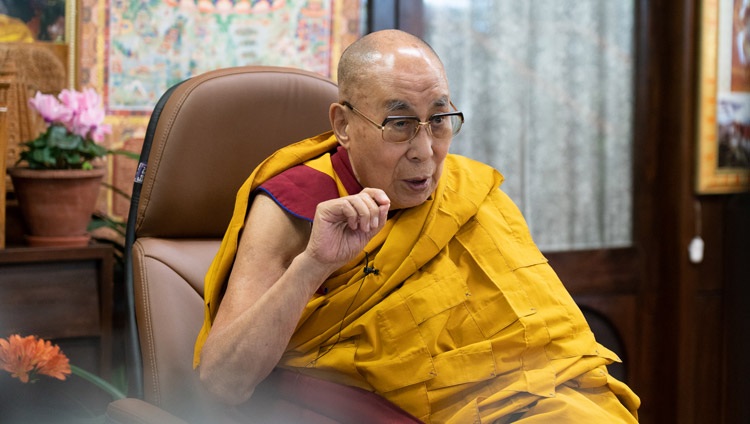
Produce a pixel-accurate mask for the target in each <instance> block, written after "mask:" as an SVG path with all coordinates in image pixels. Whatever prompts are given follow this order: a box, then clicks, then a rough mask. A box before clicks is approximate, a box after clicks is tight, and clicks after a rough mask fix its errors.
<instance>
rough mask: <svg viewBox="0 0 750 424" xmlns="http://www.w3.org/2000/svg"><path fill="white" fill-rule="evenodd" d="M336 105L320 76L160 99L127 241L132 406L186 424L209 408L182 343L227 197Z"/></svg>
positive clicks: (234, 79) (184, 90) (227, 212)
mask: <svg viewBox="0 0 750 424" xmlns="http://www.w3.org/2000/svg"><path fill="white" fill-rule="evenodd" d="M337 99H338V91H337V88H336V85H335V84H334V83H333V82H331V81H330V80H328V79H326V78H324V77H321V76H318V75H316V74H313V73H309V72H305V71H301V70H296V69H290V68H279V67H263V66H250V67H237V68H228V69H220V70H216V71H210V72H207V73H205V74H202V75H199V76H196V77H193V78H191V79H189V80H186V81H184V82H183V83H181V84H178V85H177V86H175V87H173V88H172V89H170V90H169V91H168V92H167V93H165V94H164V96H163V97H162V99H161V100H160V101H159V104H158V105H157V107H156V109H155V110H154V113H153V114H152V117H151V122H150V123H149V128H148V131H147V135H146V140H145V142H144V147H143V151H142V153H141V163H140V165H139V172H138V175H136V184H135V185H134V190H133V197H132V203H131V210H130V216H129V222H128V237H127V240H126V243H127V245H128V247H129V249H128V250H129V256H128V257H127V258H126V261H127V262H128V264H127V265H128V266H127V269H126V290H127V286H128V285H131V284H132V293H131V292H129V293H130V297H129V302H131V303H133V305H132V306H133V310H134V315H133V316H132V318H131V320H130V323H131V329H135V328H137V339H135V338H134V340H132V342H133V343H132V349H131V354H132V356H133V357H132V358H131V363H130V364H129V365H130V367H131V368H135V369H136V370H138V369H139V366H141V365H142V373H140V372H137V371H136V373H135V374H134V375H131V376H130V377H131V379H132V380H133V383H134V384H132V385H131V386H139V385H140V384H141V381H139V380H141V378H142V393H138V390H137V389H139V387H134V388H135V389H136V390H135V395H136V396H139V395H142V396H139V397H142V398H143V399H144V400H146V401H148V402H149V403H152V404H154V405H157V406H159V407H161V408H163V409H165V410H167V411H169V412H171V413H173V414H175V415H177V416H180V417H182V418H184V419H188V420H191V419H195V418H196V417H199V416H200V414H201V411H202V410H205V409H206V408H208V407H209V406H210V405H209V403H210V402H208V401H207V397H206V396H205V394H204V393H203V391H202V388H201V387H200V383H199V381H198V378H197V373H196V372H195V371H194V370H193V369H192V355H193V345H194V343H195V339H196V336H197V334H198V331H199V329H200V326H201V324H202V322H203V277H204V275H205V272H206V270H207V269H208V266H209V264H210V262H211V260H212V259H213V256H214V255H215V253H216V252H217V250H218V248H219V244H220V241H221V238H222V237H223V235H224V231H225V230H226V226H227V224H228V222H229V219H230V216H231V213H232V209H233V206H234V200H235V194H236V192H237V189H238V188H239V186H240V185H241V184H242V182H243V181H244V180H245V179H246V178H247V176H248V175H249V174H250V172H251V171H252V170H253V168H254V167H255V166H256V165H257V164H258V163H260V161H261V160H263V159H264V158H266V157H267V156H268V155H269V154H271V153H272V152H274V151H275V150H277V149H279V148H281V147H283V146H285V145H287V144H290V143H292V142H295V141H299V140H302V139H304V138H306V137H309V136H312V135H316V134H319V133H322V132H324V131H326V130H329V129H330V122H329V119H328V108H329V105H330V104H331V103H333V102H336V101H337ZM138 342H139V344H140V349H138ZM141 361H142V364H141V363H140V362H141ZM132 394H133V390H132V389H131V395H132ZM199 421H205V420H204V419H199ZM205 422H209V421H205Z"/></svg>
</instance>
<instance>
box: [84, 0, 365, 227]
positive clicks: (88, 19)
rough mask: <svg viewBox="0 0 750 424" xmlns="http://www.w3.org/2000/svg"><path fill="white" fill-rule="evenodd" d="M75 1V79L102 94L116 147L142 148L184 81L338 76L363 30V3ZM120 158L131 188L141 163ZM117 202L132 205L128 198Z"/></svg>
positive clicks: (120, 206) (117, 172)
mask: <svg viewBox="0 0 750 424" xmlns="http://www.w3.org/2000/svg"><path fill="white" fill-rule="evenodd" d="M78 1H79V8H78V10H79V11H80V13H79V14H78V30H79V31H78V35H77V43H76V44H77V46H76V47H77V51H78V52H79V61H78V63H79V68H78V85H79V86H80V87H93V88H95V89H97V91H99V92H100V93H101V94H102V96H103V98H104V102H105V108H106V111H107V122H108V123H110V124H111V125H112V126H113V134H112V135H111V136H110V137H109V143H110V146H109V147H110V148H120V149H122V148H124V149H128V150H132V151H136V152H138V151H140V148H141V146H142V142H143V137H144V135H145V131H146V126H147V125H148V118H149V116H150V113H151V111H152V110H153V108H154V106H155V105H156V102H157V101H158V100H159V98H160V97H161V95H162V94H163V93H164V92H166V91H167V89H169V88H170V87H171V86H173V85H175V84H177V83H179V82H180V81H183V80H185V79H187V78H190V77H192V76H194V75H198V74H201V73H203V72H206V71H209V70H213V69H218V68H226V67H232V66H242V65H275V66H288V67H296V68H301V69H305V70H308V71H312V72H316V73H319V74H322V75H324V76H327V77H329V78H331V79H334V80H335V79H336V75H335V70H336V66H337V61H338V57H339V55H340V54H341V51H342V50H343V49H344V48H346V47H347V46H348V45H349V44H351V43H352V42H353V41H354V40H356V39H357V38H359V37H360V36H361V35H362V34H363V32H364V31H365V28H364V24H363V22H364V21H365V19H364V14H365V10H366V1H365V0H78ZM113 161H114V164H113V166H112V170H111V179H112V183H113V184H114V185H115V186H117V187H120V188H122V189H124V190H129V188H130V186H132V175H134V170H135V166H136V164H134V163H130V162H133V161H132V160H129V159H128V158H114V159H113ZM110 203H111V204H110V206H111V207H110V209H111V210H114V212H115V214H118V213H120V214H124V213H125V212H126V211H127V201H119V203H118V200H117V199H110Z"/></svg>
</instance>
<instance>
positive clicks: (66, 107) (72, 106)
mask: <svg viewBox="0 0 750 424" xmlns="http://www.w3.org/2000/svg"><path fill="white" fill-rule="evenodd" d="M29 103H30V104H31V106H32V107H33V108H34V109H36V110H37V111H38V112H39V113H40V114H41V115H42V117H43V118H44V120H45V121H46V122H47V123H48V124H52V125H62V126H64V127H65V128H67V130H68V131H70V132H71V133H72V134H75V135H78V136H80V137H83V138H85V139H86V138H91V139H93V140H94V141H96V142H101V141H103V140H104V136H105V135H106V134H110V133H111V132H112V128H111V126H110V125H106V124H103V122H104V118H105V112H104V108H103V107H102V104H101V98H100V97H99V95H98V94H97V93H96V90H94V89H93V88H86V89H84V90H83V91H75V90H69V89H67V88H66V89H64V90H62V91H61V92H60V94H59V95H58V96H57V98H55V97H54V96H52V95H49V94H42V93H40V92H37V93H36V95H35V96H34V98H32V99H30V100H29Z"/></svg>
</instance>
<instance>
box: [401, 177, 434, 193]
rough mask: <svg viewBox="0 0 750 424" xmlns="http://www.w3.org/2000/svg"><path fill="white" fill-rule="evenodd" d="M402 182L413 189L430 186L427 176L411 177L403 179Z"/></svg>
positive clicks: (423, 188) (420, 189)
mask: <svg viewBox="0 0 750 424" xmlns="http://www.w3.org/2000/svg"><path fill="white" fill-rule="evenodd" d="M404 182H405V183H406V185H407V186H408V187H409V188H411V189H412V190H414V191H423V190H425V189H428V188H429V187H430V179H429V178H411V179H408V180H404Z"/></svg>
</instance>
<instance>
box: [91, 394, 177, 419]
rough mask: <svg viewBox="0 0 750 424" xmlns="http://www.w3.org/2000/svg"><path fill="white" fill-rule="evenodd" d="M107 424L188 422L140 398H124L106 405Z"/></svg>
mask: <svg viewBox="0 0 750 424" xmlns="http://www.w3.org/2000/svg"><path fill="white" fill-rule="evenodd" d="M105 422H106V423H108V424H188V423H187V422H185V421H183V420H182V419H180V418H177V417H176V416H174V415H172V414H170V413H169V412H167V411H165V410H163V409H161V408H159V407H158V406H154V405H152V404H150V403H148V402H144V401H142V400H140V399H135V398H126V399H119V400H116V401H114V402H112V403H110V404H109V405H107V412H106V420H105Z"/></svg>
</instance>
